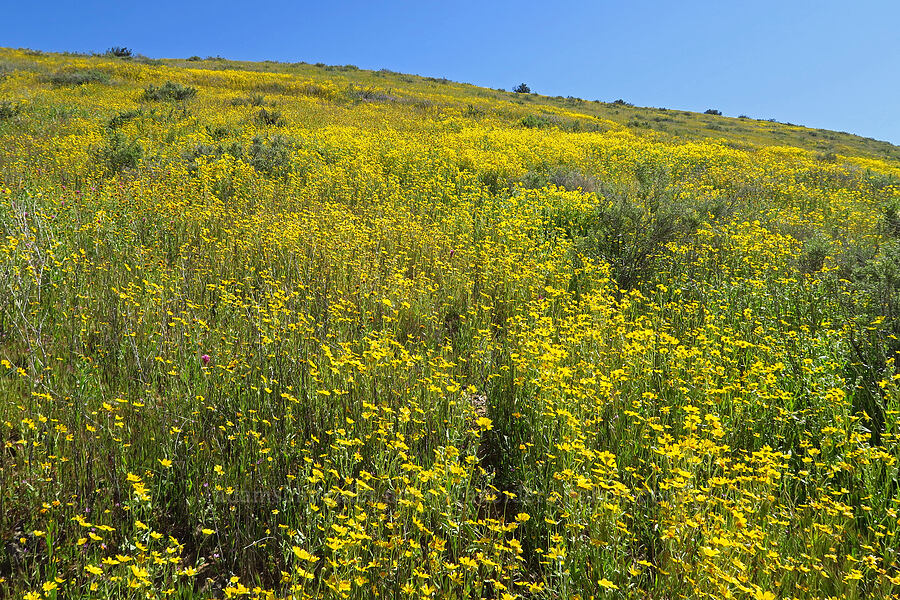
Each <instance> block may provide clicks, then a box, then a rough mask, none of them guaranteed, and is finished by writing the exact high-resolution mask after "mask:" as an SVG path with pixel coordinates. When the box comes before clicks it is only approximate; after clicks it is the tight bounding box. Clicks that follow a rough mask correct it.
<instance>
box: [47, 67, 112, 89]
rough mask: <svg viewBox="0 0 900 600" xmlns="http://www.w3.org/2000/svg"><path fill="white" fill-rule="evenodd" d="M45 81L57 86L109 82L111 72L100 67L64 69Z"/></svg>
mask: <svg viewBox="0 0 900 600" xmlns="http://www.w3.org/2000/svg"><path fill="white" fill-rule="evenodd" d="M45 81H47V82H48V83H51V84H53V85H57V86H64V85H85V84H88V83H108V82H109V74H108V73H105V72H103V71H100V70H98V69H71V70H62V71H57V72H56V73H53V74H52V75H50V76H48V77H47V78H46V79H45Z"/></svg>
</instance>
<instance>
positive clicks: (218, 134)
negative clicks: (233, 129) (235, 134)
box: [204, 125, 228, 142]
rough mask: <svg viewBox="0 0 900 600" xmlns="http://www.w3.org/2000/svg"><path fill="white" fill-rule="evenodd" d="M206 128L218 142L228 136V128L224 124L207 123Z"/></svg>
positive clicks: (208, 133) (210, 135)
mask: <svg viewBox="0 0 900 600" xmlns="http://www.w3.org/2000/svg"><path fill="white" fill-rule="evenodd" d="M204 129H205V130H206V133H207V135H209V137H211V138H212V139H214V140H216V141H217V142H218V141H219V140H222V139H225V138H226V137H227V136H228V128H227V127H225V126H224V125H206V126H205V127H204Z"/></svg>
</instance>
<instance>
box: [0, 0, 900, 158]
mask: <svg viewBox="0 0 900 600" xmlns="http://www.w3.org/2000/svg"><path fill="white" fill-rule="evenodd" d="M6 4H7V5H6V6H5V7H4V8H3V20H2V22H0V46H9V47H28V48H35V49H40V50H47V51H62V50H70V51H82V52H84V51H104V50H106V49H107V48H108V47H110V46H114V45H116V46H118V45H121V46H128V47H130V48H132V49H133V50H134V51H136V52H139V53H141V54H145V55H147V56H151V57H167V58H169V57H182V58H183V57H188V56H191V55H200V56H207V55H221V56H224V57H227V58H235V59H244V60H265V59H271V60H280V61H288V62H293V61H306V62H311V63H315V62H324V63H328V64H355V65H357V66H359V67H362V68H369V69H379V68H388V69H391V70H394V71H401V72H406V73H416V74H420V75H431V76H435V77H447V78H449V79H453V80H457V81H463V82H468V83H474V84H478V85H483V86H488V87H495V88H506V89H509V88H511V87H512V86H514V85H516V84H518V83H520V82H526V83H528V85H529V86H531V88H532V90H533V91H536V92H539V93H542V94H549V95H554V96H555V95H561V96H570V95H571V96H578V97H581V98H585V99H589V100H593V99H599V100H606V101H610V100H615V99H617V98H623V99H625V100H627V101H629V102H632V103H634V104H637V105H641V106H661V107H666V108H678V109H683V110H696V111H703V110H705V109H707V108H717V109H719V110H721V111H722V112H723V113H724V114H726V115H731V116H737V115H740V114H746V115H749V116H751V117H755V118H764V119H765V118H774V119H777V120H779V121H789V122H792V123H797V124H802V125H807V126H810V127H823V128H827V129H835V130H839V131H849V132H852V133H857V134H860V135H863V136H867V137H874V138H876V139H881V140H887V141H890V142H893V143H895V144H900V118H898V108H900V0H857V1H856V2H851V1H850V0H847V1H842V2H837V1H833V0H818V1H814V0H779V1H770V0H762V1H751V2H736V1H731V0H720V1H718V2H713V1H708V2H699V1H691V0H682V1H680V2H659V1H650V0H644V1H641V0H635V1H630V0H616V1H606V0H599V1H594V2H570V1H565V0H563V1H557V2H555V3H551V2H549V1H546V2H530V1H527V0H519V1H515V2H511V1H502V2H490V1H487V0H485V1H481V2H471V1H465V2H453V1H446V0H445V1H443V2H428V1H426V0H419V1H417V2H401V1H393V2H378V1H375V0H370V1H365V2H363V1H356V0H354V1H344V2H341V1H333V2H330V3H329V2H327V1H324V0H323V1H317V2H301V1H295V2H289V1H283V0H274V1H269V2H236V1H234V0H218V1H217V2H209V3H200V2H189V1H182V2H173V1H171V0H161V1H158V2H146V1H129V0H120V1H118V2H99V1H96V0H85V1H82V2H79V1H76V0H66V1H62V0H47V1H44V2H38V1H34V0H32V1H30V2H8V3H6Z"/></svg>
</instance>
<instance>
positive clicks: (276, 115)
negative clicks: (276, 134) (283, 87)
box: [253, 108, 287, 127]
mask: <svg viewBox="0 0 900 600" xmlns="http://www.w3.org/2000/svg"><path fill="white" fill-rule="evenodd" d="M253 120H254V121H255V122H256V123H257V124H258V125H264V126H273V127H284V126H285V125H287V120H286V119H285V118H284V116H283V115H282V114H281V111H277V110H266V109H265V108H261V109H259V112H258V113H256V115H254V117H253Z"/></svg>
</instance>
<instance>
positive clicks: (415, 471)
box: [0, 49, 900, 600]
mask: <svg viewBox="0 0 900 600" xmlns="http://www.w3.org/2000/svg"><path fill="white" fill-rule="evenodd" d="M628 111H632V112H628ZM653 111H657V112H653ZM660 111H661V109H653V110H651V109H631V108H628V107H616V106H613V105H605V104H600V103H590V102H584V101H577V100H574V99H572V100H559V99H556V100H555V99H552V98H542V97H537V96H531V95H522V94H513V93H508V92H500V91H495V90H489V89H482V88H475V87H473V86H464V85H460V84H455V83H451V82H447V81H445V80H435V79H430V78H421V77H413V76H405V75H400V74H397V73H391V72H369V71H360V70H358V69H356V68H355V67H351V66H345V67H316V66H312V65H304V64H299V65H283V64H276V63H233V62H228V61H223V60H214V59H209V60H202V61H176V60H166V61H151V60H137V59H132V60H126V59H115V58H110V57H90V56H76V55H60V54H44V53H36V52H32V51H25V50H11V49H0V228H2V230H0V444H2V448H0V453H2V454H0V456H2V458H0V597H2V598H16V599H19V598H26V599H60V600H62V599H81V598H158V599H163V598H175V599H186V598H236V597H249V598H293V599H300V598H422V599H424V598H460V599H462V598H498V599H499V598H527V599H530V598H548V599H549V598H582V599H585V600H586V599H588V598H647V599H651V598H652V599H661V598H672V599H674V598H716V599H718V598H746V599H755V600H762V599H776V598H779V599H781V598H783V599H788V598H798V599H800V598H802V599H807V598H819V599H823V600H824V599H826V598H828V599H831V598H848V599H856V598H859V599H863V598H885V597H900V592H898V590H900V554H898V553H900V532H898V517H900V463H898V458H900V437H898V436H900V367H898V364H897V362H898V360H900V356H898V354H900V339H898V336H900V153H898V152H896V148H894V147H891V146H889V145H887V144H882V145H879V144H877V143H875V142H873V141H871V140H862V139H861V138H856V137H855V136H850V135H848V134H830V133H829V134H828V135H830V136H831V137H830V138H824V139H829V140H830V141H828V142H826V143H827V144H828V145H827V148H826V147H825V146H821V147H820V146H817V145H816V144H819V143H820V142H821V141H822V140H823V136H821V135H818V134H817V135H816V136H809V135H808V133H809V131H812V130H806V129H805V128H800V127H788V126H783V125H779V124H773V123H770V122H765V121H759V122H757V121H753V120H746V119H742V120H738V119H727V118H725V117H710V116H707V115H689V114H687V113H684V114H682V113H681V112H680V111H661V112H660ZM675 113H677V114H675ZM650 114H670V115H671V114H675V117H677V119H679V120H678V121H677V122H676V125H677V127H676V126H675V125H672V126H669V125H667V123H668V122H665V123H663V126H660V127H657V128H654V127H655V125H654V127H650V126H643V125H636V124H635V119H638V120H641V119H647V118H648V117H647V115H650ZM673 118H674V117H673ZM712 119H719V121H715V123H722V124H723V125H727V127H725V131H724V132H723V130H722V127H719V128H718V129H715V128H713V129H709V128H707V126H706V123H707V122H713V121H711V120H712ZM669 120H670V121H671V120H672V119H669ZM641 122H644V121H641ZM660 122H662V121H660ZM653 123H657V122H656V121H653ZM666 126H669V127H670V128H669V129H666ZM671 127H675V128H674V129H673V128H671ZM778 140H780V141H778ZM811 140H812V141H811Z"/></svg>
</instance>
